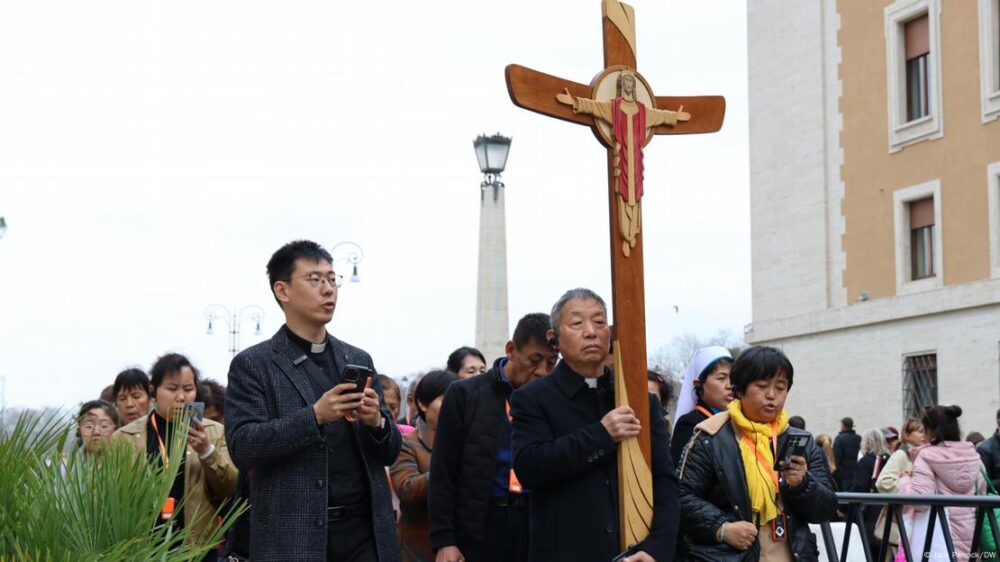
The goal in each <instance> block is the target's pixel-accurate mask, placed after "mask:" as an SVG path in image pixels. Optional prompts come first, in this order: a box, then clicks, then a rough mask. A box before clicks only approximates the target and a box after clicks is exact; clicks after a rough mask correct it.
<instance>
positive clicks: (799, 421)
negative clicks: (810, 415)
mask: <svg viewBox="0 0 1000 562" xmlns="http://www.w3.org/2000/svg"><path fill="white" fill-rule="evenodd" d="M788 425H790V426H792V427H795V428H798V429H805V428H806V420H805V418H803V417H802V416H792V417H790V418H788Z"/></svg>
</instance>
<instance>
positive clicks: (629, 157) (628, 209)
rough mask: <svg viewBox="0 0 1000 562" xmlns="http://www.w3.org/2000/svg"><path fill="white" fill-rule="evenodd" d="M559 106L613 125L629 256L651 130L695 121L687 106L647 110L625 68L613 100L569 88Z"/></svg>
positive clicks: (620, 217)
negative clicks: (580, 94) (644, 151)
mask: <svg viewBox="0 0 1000 562" xmlns="http://www.w3.org/2000/svg"><path fill="white" fill-rule="evenodd" d="M556 100H557V101H559V103H563V104H566V105H571V106H573V113H584V114H587V115H593V116H594V117H596V118H598V119H600V120H602V121H604V122H605V123H607V124H609V125H611V127H612V131H613V138H614V145H613V146H612V150H614V154H615V161H614V173H615V180H614V181H615V185H616V191H617V193H618V224H619V226H620V230H621V235H622V238H623V242H622V253H623V254H625V256H626V257H628V255H629V253H630V248H634V247H635V237H636V235H637V234H639V226H640V224H641V222H642V210H641V209H640V207H639V200H640V199H642V175H643V165H642V147H643V146H644V145H645V144H646V142H648V139H649V137H650V135H649V134H648V130H649V129H650V128H652V127H658V126H660V125H670V126H674V125H676V124H677V122H678V121H688V120H690V119H691V115H690V114H689V113H685V112H684V106H683V105H682V106H680V108H678V110H677V111H670V110H666V109H657V108H655V107H646V105H645V104H644V103H642V102H641V101H639V100H638V99H637V96H636V78H635V73H634V72H632V71H630V70H628V69H625V70H622V71H621V73H620V74H619V75H618V80H617V95H616V96H615V98H614V99H611V100H609V101H598V100H592V99H588V98H581V97H574V96H573V95H572V94H570V93H569V89H568V88H567V89H565V90H564V92H563V93H561V94H558V95H556Z"/></svg>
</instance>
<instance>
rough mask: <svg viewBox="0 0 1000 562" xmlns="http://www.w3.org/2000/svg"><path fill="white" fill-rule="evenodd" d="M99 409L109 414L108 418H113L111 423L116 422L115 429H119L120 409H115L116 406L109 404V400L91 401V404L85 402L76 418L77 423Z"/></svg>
mask: <svg viewBox="0 0 1000 562" xmlns="http://www.w3.org/2000/svg"><path fill="white" fill-rule="evenodd" d="M98 408H100V409H101V410H104V412H105V413H106V414H108V417H110V418H111V421H113V422H115V427H118V409H117V408H115V406H114V404H112V403H111V402H108V401H107V400H90V401H89V402H84V403H83V405H82V406H80V413H79V414H77V416H76V421H77V423H79V422H80V420H82V419H83V416H85V415H87V412H90V411H91V410H96V409H98Z"/></svg>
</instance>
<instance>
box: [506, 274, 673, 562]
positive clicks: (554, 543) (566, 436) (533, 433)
mask: <svg viewBox="0 0 1000 562" xmlns="http://www.w3.org/2000/svg"><path fill="white" fill-rule="evenodd" d="M551 317H552V330H550V334H549V337H550V338H551V340H553V343H554V344H555V345H558V348H559V351H560V352H561V353H562V356H563V359H562V361H560V362H559V363H558V364H557V365H556V367H555V369H554V370H553V372H552V374H550V375H549V376H548V377H545V378H542V379H538V380H536V381H533V382H531V383H528V384H527V385H525V386H523V387H521V388H520V389H518V390H516V391H514V394H513V397H512V399H511V416H512V417H513V419H514V422H513V430H514V437H513V446H514V471H515V472H516V473H517V475H518V478H519V479H520V481H521V483H522V484H523V485H524V486H525V487H526V488H528V489H530V490H531V492H532V497H531V508H530V510H531V518H530V519H531V522H530V526H531V531H530V540H529V560H532V561H534V562H542V561H560V560H565V561H567V562H570V561H572V562H577V561H580V560H594V561H597V560H601V561H607V560H611V559H612V558H614V557H615V556H616V555H617V554H618V553H619V552H620V551H621V545H620V528H619V520H618V463H617V462H616V459H617V447H616V444H617V443H618V442H619V441H621V440H623V439H625V438H627V437H631V436H635V435H638V434H639V429H640V427H639V420H638V419H637V418H636V417H635V415H634V413H633V412H632V409H631V408H629V407H628V406H621V407H619V408H614V395H613V385H612V375H611V373H610V372H609V371H608V370H607V369H606V368H605V366H604V363H605V359H606V356H607V353H608V340H609V338H610V333H609V329H608V322H607V309H606V307H605V305H604V301H603V300H602V299H601V297H599V296H598V295H597V294H595V293H594V292H593V291H590V290H587V289H574V290H571V291H568V292H567V293H566V294H564V295H563V296H562V297H561V298H560V299H559V300H558V301H557V302H556V304H555V306H553V308H552V315H551ZM649 418H650V420H653V421H652V422H651V427H650V433H651V445H652V448H651V451H652V461H653V462H652V465H653V466H652V473H653V525H652V528H651V529H650V532H649V535H648V536H647V537H646V539H645V540H644V541H642V542H641V543H639V545H638V549H637V552H635V553H634V554H631V555H630V556H628V557H627V558H625V560H626V561H627V562H651V561H653V562H655V561H659V562H667V561H669V560H672V557H673V553H674V547H675V545H676V541H677V526H678V520H679V516H680V514H679V511H680V504H679V499H678V487H677V477H676V476H675V474H674V466H673V463H672V462H671V460H670V451H669V440H668V439H667V435H666V428H665V426H664V424H663V423H660V421H659V420H662V419H663V413H662V410H661V409H660V404H659V400H658V399H657V398H656V397H655V396H653V395H649Z"/></svg>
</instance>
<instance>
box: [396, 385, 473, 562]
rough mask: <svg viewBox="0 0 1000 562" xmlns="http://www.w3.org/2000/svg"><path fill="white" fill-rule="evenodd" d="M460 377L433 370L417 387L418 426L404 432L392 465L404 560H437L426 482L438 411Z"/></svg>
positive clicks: (420, 561)
mask: <svg viewBox="0 0 1000 562" xmlns="http://www.w3.org/2000/svg"><path fill="white" fill-rule="evenodd" d="M457 380H458V377H457V376H456V375H455V373H452V372H450V371H431V372H430V373H427V374H426V375H424V377H423V378H422V379H420V383H418V384H417V390H416V391H415V398H416V405H417V428H416V430H414V431H412V432H410V433H407V434H406V435H403V444H402V447H401V448H400V450H399V456H398V457H397V458H396V462H395V463H393V465H392V470H391V471H390V474H391V476H392V487H393V489H394V490H395V491H396V495H397V496H399V508H400V511H401V515H400V518H399V542H400V545H401V546H402V548H403V561H404V562H429V561H432V560H434V553H433V552H432V551H431V541H430V532H429V530H428V527H427V482H428V480H429V478H430V472H431V451H432V450H433V448H434V436H435V435H436V434H437V422H438V414H439V413H440V411H441V402H443V401H444V393H445V391H446V390H448V385H450V384H451V383H453V382H455V381H457Z"/></svg>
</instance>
